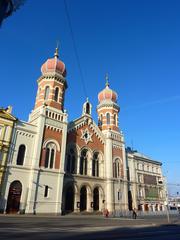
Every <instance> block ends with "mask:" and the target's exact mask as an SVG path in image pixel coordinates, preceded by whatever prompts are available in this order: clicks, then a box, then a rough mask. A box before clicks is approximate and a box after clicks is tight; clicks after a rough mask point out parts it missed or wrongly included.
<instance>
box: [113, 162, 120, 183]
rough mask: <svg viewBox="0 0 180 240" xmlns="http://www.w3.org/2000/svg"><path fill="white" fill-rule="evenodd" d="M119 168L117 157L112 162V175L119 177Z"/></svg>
mask: <svg viewBox="0 0 180 240" xmlns="http://www.w3.org/2000/svg"><path fill="white" fill-rule="evenodd" d="M120 168H121V164H120V160H119V159H118V158H117V159H115V161H114V162H113V177H114V178H118V177H120V175H121V169H120Z"/></svg>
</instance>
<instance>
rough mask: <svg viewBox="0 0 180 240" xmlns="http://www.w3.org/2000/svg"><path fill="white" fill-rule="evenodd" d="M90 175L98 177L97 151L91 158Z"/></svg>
mask: <svg viewBox="0 0 180 240" xmlns="http://www.w3.org/2000/svg"><path fill="white" fill-rule="evenodd" d="M92 176H94V177H99V159H98V153H95V154H94V156H93V160H92Z"/></svg>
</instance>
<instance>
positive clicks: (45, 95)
mask: <svg viewBox="0 0 180 240" xmlns="http://www.w3.org/2000/svg"><path fill="white" fill-rule="evenodd" d="M49 91H50V88H49V86H46V88H45V94H44V100H47V99H48V97H49Z"/></svg>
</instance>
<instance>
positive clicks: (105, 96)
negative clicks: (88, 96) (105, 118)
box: [98, 76, 118, 103]
mask: <svg viewBox="0 0 180 240" xmlns="http://www.w3.org/2000/svg"><path fill="white" fill-rule="evenodd" d="M117 98H118V95H117V93H116V92H115V91H113V90H112V89H110V88H109V82H108V76H106V87H105V88H104V89H103V90H102V91H101V92H100V93H99V94H98V100H99V102H104V101H108V102H109V101H111V102H115V103H116V102H117Z"/></svg>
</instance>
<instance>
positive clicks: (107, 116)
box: [106, 113, 110, 125]
mask: <svg viewBox="0 0 180 240" xmlns="http://www.w3.org/2000/svg"><path fill="white" fill-rule="evenodd" d="M106 123H107V125H109V124H110V114H109V113H106Z"/></svg>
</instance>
